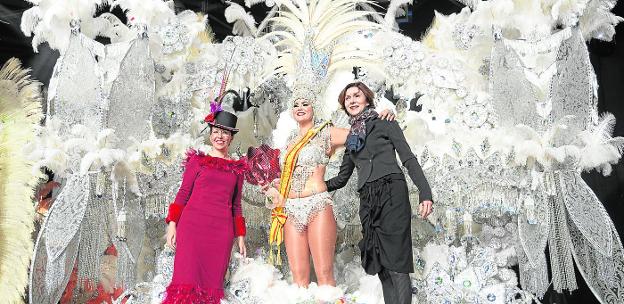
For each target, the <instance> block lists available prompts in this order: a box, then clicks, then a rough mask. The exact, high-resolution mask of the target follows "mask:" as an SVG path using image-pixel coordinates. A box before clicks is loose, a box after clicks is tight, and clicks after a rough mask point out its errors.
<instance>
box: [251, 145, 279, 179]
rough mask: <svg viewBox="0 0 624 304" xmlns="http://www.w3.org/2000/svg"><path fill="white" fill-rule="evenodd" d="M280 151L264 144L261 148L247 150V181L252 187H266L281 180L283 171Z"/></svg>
mask: <svg viewBox="0 0 624 304" xmlns="http://www.w3.org/2000/svg"><path fill="white" fill-rule="evenodd" d="M279 155H280V151H279V150H278V149H272V148H271V147H269V146H267V145H265V144H263V145H260V146H259V147H256V148H254V147H250V148H249V150H247V166H248V167H249V170H247V172H246V173H245V180H246V181H247V182H248V183H250V184H252V185H260V186H263V185H266V184H268V183H270V182H272V181H273V180H274V179H276V178H279V176H280V173H281V170H280V164H279Z"/></svg>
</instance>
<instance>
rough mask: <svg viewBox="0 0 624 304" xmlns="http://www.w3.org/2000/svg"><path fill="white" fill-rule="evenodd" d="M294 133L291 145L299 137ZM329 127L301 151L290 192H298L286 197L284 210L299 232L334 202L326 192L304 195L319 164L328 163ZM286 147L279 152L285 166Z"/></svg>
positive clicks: (281, 161) (290, 139) (322, 130)
mask: <svg viewBox="0 0 624 304" xmlns="http://www.w3.org/2000/svg"><path fill="white" fill-rule="evenodd" d="M295 137H296V135H295V134H293V135H292V136H291V137H290V138H289V141H288V142H289V146H292V145H293V144H294V143H295V141H296V140H297V138H295ZM330 145H331V143H330V128H329V127H325V128H323V129H321V130H320V131H319V132H318V134H316V136H315V137H314V138H312V139H311V140H310V141H309V142H308V143H307V144H306V145H305V146H304V147H303V148H302V149H301V151H300V152H299V156H298V158H297V164H296V165H295V169H294V171H293V175H292V182H291V188H290V193H291V194H292V193H297V194H298V195H297V198H290V199H287V200H286V203H285V209H286V214H287V215H288V219H289V220H291V221H292V223H293V224H294V226H295V228H296V229H297V231H299V232H301V231H304V230H305V229H306V227H307V225H308V223H309V222H310V221H311V220H312V219H313V218H314V216H315V215H316V214H317V213H318V212H320V211H321V210H323V209H324V208H325V207H326V206H329V205H331V204H332V198H331V196H330V195H329V193H328V192H327V191H323V192H321V193H314V194H312V195H309V196H306V197H301V193H302V192H303V191H304V190H305V185H306V182H307V181H308V180H309V179H310V177H312V175H313V174H314V170H315V169H317V168H318V166H326V165H327V164H328V163H329V156H328V155H327V151H329V149H330ZM286 152H287V150H284V151H282V153H281V154H280V164H281V165H282V166H283V165H284V158H285V156H286Z"/></svg>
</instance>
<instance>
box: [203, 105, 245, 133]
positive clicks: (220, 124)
mask: <svg viewBox="0 0 624 304" xmlns="http://www.w3.org/2000/svg"><path fill="white" fill-rule="evenodd" d="M237 120H238V117H236V115H234V114H232V113H230V112H228V111H220V112H217V114H216V115H215V118H214V120H213V121H212V122H208V124H209V125H210V126H212V127H217V128H219V129H224V130H228V131H230V132H232V133H233V134H236V132H238V129H237V128H236V121H237Z"/></svg>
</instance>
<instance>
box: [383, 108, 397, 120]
mask: <svg viewBox="0 0 624 304" xmlns="http://www.w3.org/2000/svg"><path fill="white" fill-rule="evenodd" d="M394 118H396V115H394V112H392V111H391V110H390V109H384V110H383V111H381V113H379V119H381V120H387V121H394Z"/></svg>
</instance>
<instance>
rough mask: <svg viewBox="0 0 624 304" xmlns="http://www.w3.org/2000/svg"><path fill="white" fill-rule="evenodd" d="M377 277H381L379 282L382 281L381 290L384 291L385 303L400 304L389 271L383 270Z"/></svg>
mask: <svg viewBox="0 0 624 304" xmlns="http://www.w3.org/2000/svg"><path fill="white" fill-rule="evenodd" d="M377 277H379V280H380V281H381V289H382V291H383V298H384V303H386V304H391V303H392V304H395V303H398V299H397V295H396V293H395V290H394V284H393V282H392V277H390V273H388V270H387V269H382V270H381V271H380V272H379V273H378V274H377Z"/></svg>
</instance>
